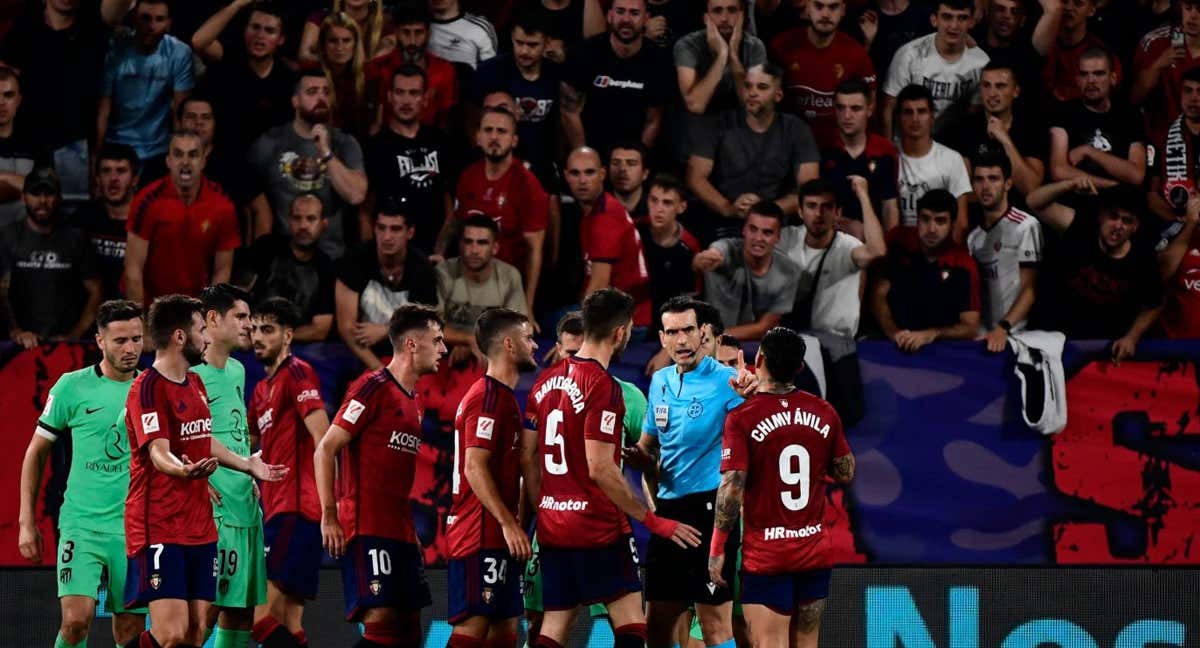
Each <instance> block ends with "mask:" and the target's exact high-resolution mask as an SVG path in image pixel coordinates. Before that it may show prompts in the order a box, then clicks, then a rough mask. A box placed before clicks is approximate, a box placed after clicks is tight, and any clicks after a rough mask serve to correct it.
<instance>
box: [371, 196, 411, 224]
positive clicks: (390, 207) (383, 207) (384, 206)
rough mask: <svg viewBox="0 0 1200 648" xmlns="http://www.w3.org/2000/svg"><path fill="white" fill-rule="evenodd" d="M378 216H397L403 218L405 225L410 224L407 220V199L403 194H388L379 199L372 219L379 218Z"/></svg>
mask: <svg viewBox="0 0 1200 648" xmlns="http://www.w3.org/2000/svg"><path fill="white" fill-rule="evenodd" d="M380 216H399V217H401V218H403V219H404V224H405V225H411V224H412V223H410V222H409V220H408V200H407V199H406V198H405V197H404V196H398V195H396V194H388V195H387V196H384V197H383V198H382V199H381V200H379V201H378V203H377V204H376V205H375V213H374V214H373V215H372V220H379V217H380Z"/></svg>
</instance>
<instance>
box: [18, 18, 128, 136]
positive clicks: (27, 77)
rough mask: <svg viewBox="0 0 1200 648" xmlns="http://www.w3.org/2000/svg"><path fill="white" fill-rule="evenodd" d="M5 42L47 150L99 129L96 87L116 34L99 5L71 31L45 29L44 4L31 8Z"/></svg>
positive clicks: (30, 120)
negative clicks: (106, 22) (105, 21)
mask: <svg viewBox="0 0 1200 648" xmlns="http://www.w3.org/2000/svg"><path fill="white" fill-rule="evenodd" d="M26 4H27V6H28V11H26V12H25V13H24V14H23V15H21V16H20V17H19V18H17V19H16V20H15V21H14V23H13V25H12V27H11V28H10V29H9V30H8V32H7V33H6V34H5V36H4V39H3V42H2V43H0V59H3V60H4V62H5V63H6V64H8V65H11V66H12V67H15V68H17V69H18V70H20V71H21V95H22V100H21V110H20V116H19V117H18V119H23V120H25V122H24V123H25V124H26V125H28V126H29V127H30V128H31V129H32V130H33V133H34V135H35V137H36V138H37V140H38V141H40V142H41V143H42V145H44V146H45V147H46V148H48V149H51V150H53V149H56V148H59V147H61V146H63V145H65V144H68V143H71V142H74V141H78V140H82V139H88V138H89V137H91V134H92V131H93V130H94V129H95V127H96V104H97V83H98V80H99V79H100V76H101V75H100V71H101V66H102V65H103V64H104V54H105V51H106V50H107V49H108V36H109V33H110V31H111V30H109V28H108V26H106V25H105V24H104V23H103V21H101V20H100V14H99V12H98V11H97V10H96V7H97V6H98V5H99V3H83V4H84V6H85V7H90V9H84V8H82V7H81V10H80V11H79V13H78V14H77V17H76V21H75V24H74V25H73V26H72V27H70V28H69V29H65V30H62V31H54V30H52V29H50V28H49V27H48V26H46V20H45V17H44V15H43V12H44V11H45V7H44V6H43V4H42V3H41V2H30V3H26Z"/></svg>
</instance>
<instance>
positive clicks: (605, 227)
mask: <svg viewBox="0 0 1200 648" xmlns="http://www.w3.org/2000/svg"><path fill="white" fill-rule="evenodd" d="M563 175H565V176H566V180H567V186H568V187H569V188H570V190H571V195H572V196H574V197H575V202H577V203H579V209H580V211H581V213H582V214H583V222H582V223H581V224H580V227H579V233H580V245H582V247H583V257H584V263H585V266H586V268H587V269H586V271H585V273H586V276H587V280H586V283H584V287H583V294H582V295H580V299H582V298H583V297H586V296H588V295H590V294H592V293H593V292H595V291H597V290H600V289H601V288H608V287H609V286H612V287H613V288H619V289H621V290H623V291H625V292H626V293H629V295H630V296H631V297H633V299H634V302H635V305H634V310H633V325H634V326H649V325H650V317H651V311H650V274H649V273H648V272H647V271H646V258H645V256H644V255H643V253H642V238H641V236H639V235H638V232H637V228H636V227H635V226H634V224H633V219H632V218H630V217H629V212H627V211H625V208H624V207H622V206H621V203H620V202H618V201H617V199H616V198H614V197H613V195H612V194H610V193H608V192H606V191H604V177H605V175H606V174H605V172H604V165H603V164H602V163H601V162H600V154H599V153H597V152H596V151H595V150H594V149H591V148H588V147H586V146H585V147H582V148H577V149H575V150H574V151H572V152H571V154H570V155H568V156H567V165H566V169H565V171H564V174H563Z"/></svg>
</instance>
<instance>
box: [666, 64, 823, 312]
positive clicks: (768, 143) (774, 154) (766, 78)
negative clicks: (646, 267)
mask: <svg viewBox="0 0 1200 648" xmlns="http://www.w3.org/2000/svg"><path fill="white" fill-rule="evenodd" d="M782 74H783V71H782V70H780V69H779V67H778V66H776V65H775V64H773V63H767V64H765V65H760V66H756V67H752V68H750V69H749V70H747V71H746V82H745V86H744V92H743V101H744V108H739V109H736V110H731V111H727V112H725V113H723V114H722V115H721V119H720V125H719V126H718V127H716V128H712V129H710V130H709V131H708V132H706V133H705V134H704V136H703V137H701V138H699V141H698V142H696V144H695V147H694V149H693V151H692V155H691V157H690V158H688V163H687V184H688V188H689V189H691V190H692V193H694V194H695V195H696V197H697V198H698V199H699V200H700V202H702V203H703V204H704V206H705V207H707V208H708V210H709V212H711V214H712V215H714V216H716V217H717V221H716V222H715V223H714V224H713V229H714V230H716V233H715V234H714V235H715V236H717V237H721V236H730V235H735V234H736V232H737V231H738V230H739V229H740V228H741V221H744V220H745V219H746V216H747V214H748V213H749V211H750V208H751V207H752V206H754V205H755V204H756V203H758V202H760V201H764V200H768V201H773V202H775V203H776V204H777V205H778V206H779V208H780V210H781V211H782V212H783V213H784V214H794V213H796V205H797V202H796V190H797V188H798V187H799V186H800V185H802V184H804V183H805V182H808V181H809V180H812V179H813V178H816V177H817V174H818V172H819V170H820V164H819V163H820V153H819V152H818V150H817V145H816V141H815V140H814V139H813V135H812V131H811V130H810V129H809V127H808V125H807V124H805V123H804V120H802V119H800V118H799V117H797V116H795V115H791V114H788V113H782V112H779V111H778V110H776V107H777V106H778V105H779V102H780V100H782V99H783V89H782V88H781V86H780V83H781V79H782ZM763 333H766V329H764V330H763Z"/></svg>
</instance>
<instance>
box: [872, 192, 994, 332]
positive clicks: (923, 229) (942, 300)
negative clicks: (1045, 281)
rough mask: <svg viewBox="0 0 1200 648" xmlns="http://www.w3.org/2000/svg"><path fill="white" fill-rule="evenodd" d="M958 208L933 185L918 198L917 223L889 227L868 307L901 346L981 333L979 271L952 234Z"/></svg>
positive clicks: (948, 194)
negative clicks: (883, 264) (881, 266)
mask: <svg viewBox="0 0 1200 648" xmlns="http://www.w3.org/2000/svg"><path fill="white" fill-rule="evenodd" d="M957 209H958V204H957V201H956V200H955V198H954V196H953V195H951V194H950V192H948V191H945V190H943V189H934V190H933V191H930V192H929V193H926V194H925V195H924V196H922V197H921V199H920V200H919V201H918V202H917V210H918V217H917V226H916V227H915V228H899V229H896V230H893V231H892V234H891V236H890V237H889V240H888V242H887V243H888V256H887V265H886V267H885V268H884V270H883V272H882V273H881V274H880V276H879V278H878V279H877V281H876V282H875V286H874V288H873V290H872V293H871V306H872V310H873V311H874V313H875V319H876V321H877V322H878V323H879V327H880V328H881V329H882V330H883V334H884V335H885V336H887V338H888V339H890V340H891V341H892V342H894V343H895V344H896V346H897V347H898V348H899V349H900V350H902V351H906V352H908V353H915V352H917V351H919V350H920V349H922V348H923V347H925V346H926V345H928V344H930V343H932V342H934V341H935V340H972V339H974V338H975V337H976V336H977V335H978V334H979V275H978V273H977V271H976V270H975V260H974V259H972V258H971V254H970V253H969V252H967V250H966V248H964V247H963V246H962V245H960V244H958V243H955V242H954V239H953V237H952V231H953V228H954V217H955V213H956V212H957Z"/></svg>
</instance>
